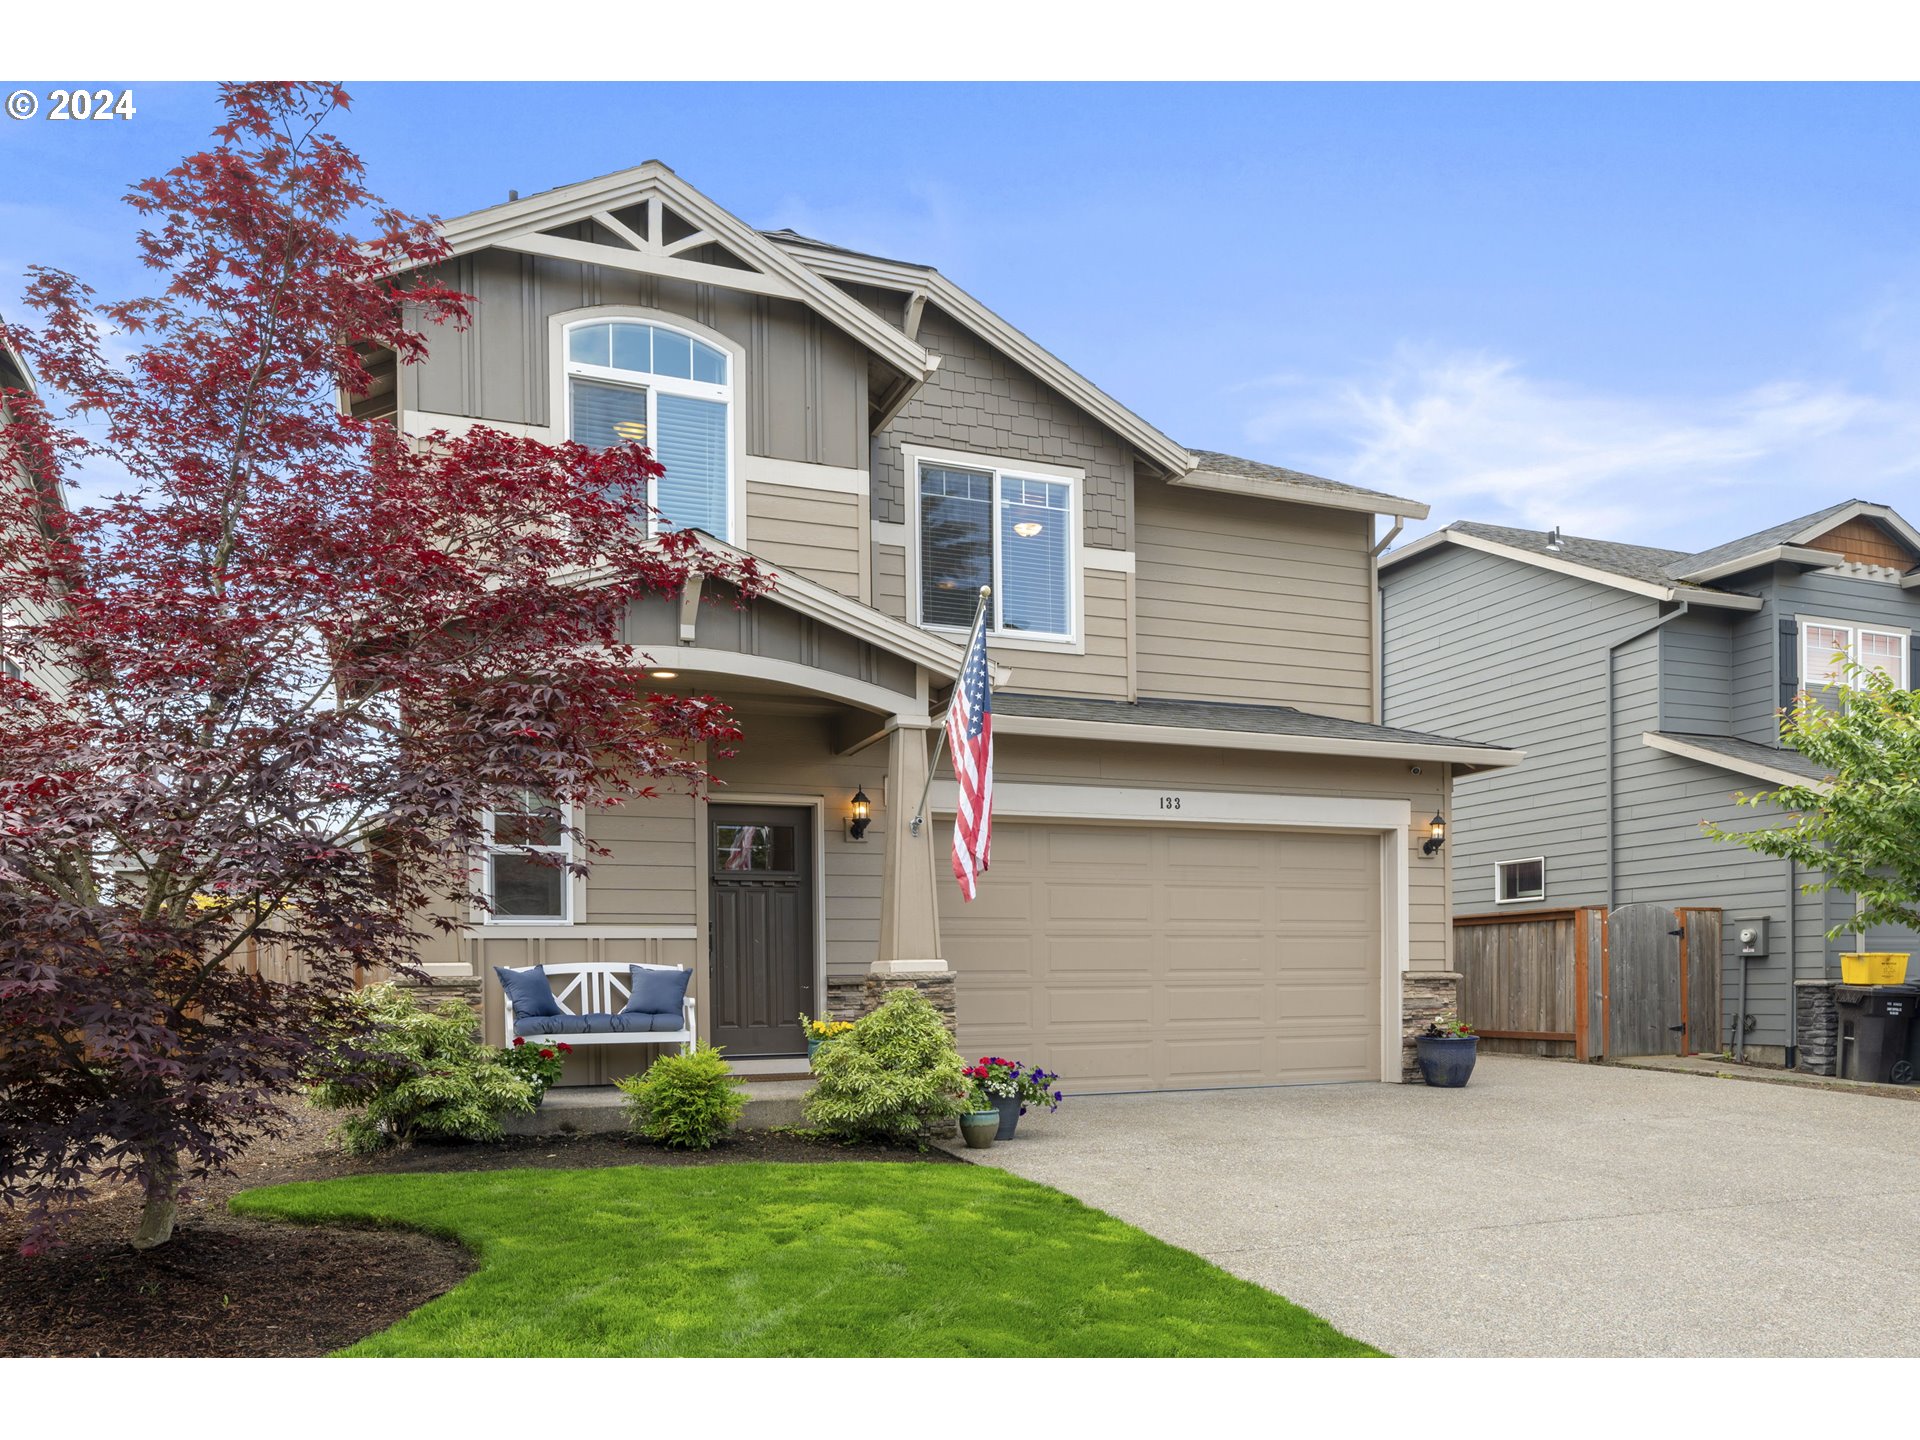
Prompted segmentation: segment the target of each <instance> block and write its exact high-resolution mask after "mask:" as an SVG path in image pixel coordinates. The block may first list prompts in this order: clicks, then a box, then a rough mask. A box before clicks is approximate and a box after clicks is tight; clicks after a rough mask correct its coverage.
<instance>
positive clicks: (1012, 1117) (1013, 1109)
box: [993, 1095, 1020, 1140]
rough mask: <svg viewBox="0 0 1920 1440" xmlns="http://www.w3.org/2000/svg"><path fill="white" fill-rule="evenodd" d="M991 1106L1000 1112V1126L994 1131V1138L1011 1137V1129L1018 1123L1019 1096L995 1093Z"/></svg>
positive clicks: (1004, 1138)
mask: <svg viewBox="0 0 1920 1440" xmlns="http://www.w3.org/2000/svg"><path fill="white" fill-rule="evenodd" d="M993 1108H994V1109H995V1110H997V1111H998V1112H999V1114H1000V1128H999V1129H998V1130H997V1131H995V1132H994V1137H993V1138H994V1139H996V1140H1011V1139H1013V1130H1014V1127H1015V1126H1016V1125H1018V1124H1019V1123H1020V1097H1019V1096H1018V1095H996V1096H994V1097H993Z"/></svg>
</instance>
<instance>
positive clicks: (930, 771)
mask: <svg viewBox="0 0 1920 1440" xmlns="http://www.w3.org/2000/svg"><path fill="white" fill-rule="evenodd" d="M992 594H993V587H992V586H991V585H982V586H981V587H980V601H979V603H978V604H977V605H975V606H974V608H973V625H972V628H970V629H969V630H968V631H967V648H966V649H965V650H963V651H962V652H961V662H960V663H961V664H962V665H965V664H966V658H965V657H966V656H968V655H971V654H972V653H973V642H974V640H975V638H976V637H977V636H978V635H979V634H980V627H981V626H982V625H984V624H986V623H987V600H988V598H989V597H990V596H991V595H992ZM965 679H966V676H965V675H961V676H960V677H958V678H957V679H955V680H954V682H953V694H952V695H949V696H947V715H951V714H952V713H953V701H954V696H955V695H958V694H959V693H960V686H961V684H962V682H963V681H964V680H965ZM988 683H989V684H991V683H992V681H991V680H989V681H988ZM947 715H942V716H941V717H940V743H939V744H937V745H935V746H934V747H933V762H932V763H931V764H930V765H928V766H927V783H926V784H925V785H924V786H923V787H922V788H921V791H920V808H919V809H917V810H915V811H914V812H913V819H912V820H911V821H909V822H908V824H907V833H908V834H909V835H915V836H917V835H918V834H919V833H920V826H921V824H922V822H924V821H925V820H926V818H927V796H929V795H931V794H932V793H933V777H934V776H935V775H936V774H938V773H939V771H940V756H941V755H942V754H944V753H945V751H946V748H947Z"/></svg>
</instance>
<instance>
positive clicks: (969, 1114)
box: [960, 1080, 1018, 1150]
mask: <svg viewBox="0 0 1920 1440" xmlns="http://www.w3.org/2000/svg"><path fill="white" fill-rule="evenodd" d="M961 1104H962V1105H963V1106H964V1107H965V1108H964V1109H962V1110H961V1112H960V1138H961V1139H963V1140H965V1141H966V1142H967V1148H968V1149H969V1150H984V1149H986V1148H987V1147H988V1146H989V1145H991V1144H993V1142H994V1139H995V1137H996V1136H997V1135H998V1134H999V1133H1000V1111H999V1110H998V1108H996V1107H995V1105H994V1103H993V1097H992V1096H991V1095H989V1094H987V1092H986V1088H985V1087H984V1086H983V1085H981V1083H980V1082H979V1081H978V1080H975V1081H973V1082H972V1083H971V1084H969V1085H968V1086H967V1089H966V1093H965V1095H964V1097H963V1098H962V1100H961ZM1015 1118H1016V1119H1017V1118H1018V1117H1017V1116H1016V1117H1015Z"/></svg>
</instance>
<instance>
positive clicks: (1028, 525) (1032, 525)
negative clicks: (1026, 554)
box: [1013, 520, 1047, 540]
mask: <svg viewBox="0 0 1920 1440" xmlns="http://www.w3.org/2000/svg"><path fill="white" fill-rule="evenodd" d="M1046 528H1047V527H1046V526H1044V525H1042V524H1041V523H1040V522H1039V521H1038V520H1022V521H1020V522H1018V523H1017V524H1016V525H1015V526H1014V527H1013V533H1014V534H1016V535H1018V536H1019V537H1020V538H1021V539H1022V540H1031V539H1032V538H1033V537H1034V536H1036V535H1038V534H1039V533H1040V532H1041V531H1042V530H1044V529H1046Z"/></svg>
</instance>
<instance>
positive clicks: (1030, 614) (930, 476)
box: [915, 460, 1076, 640]
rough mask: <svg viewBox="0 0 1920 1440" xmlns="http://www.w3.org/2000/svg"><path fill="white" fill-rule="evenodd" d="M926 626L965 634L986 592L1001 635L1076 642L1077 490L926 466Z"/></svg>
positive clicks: (992, 470)
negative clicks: (982, 590)
mask: <svg viewBox="0 0 1920 1440" xmlns="http://www.w3.org/2000/svg"><path fill="white" fill-rule="evenodd" d="M915 483H916V485H917V487H918V496H919V510H920V623H921V624H923V625H928V626H933V627H935V628H948V629H957V630H964V629H966V628H968V627H969V626H970V625H972V624H973V613H974V607H975V605H976V603H977V602H978V600H979V595H980V587H981V586H982V585H991V586H992V587H993V598H992V602H991V609H990V611H989V613H988V616H987V624H988V626H989V628H990V629H991V630H992V631H993V632H994V633H996V634H1002V635H1030V636H1035V637H1037V638H1040V639H1053V640H1069V639H1071V638H1072V637H1073V628H1074V615H1073V556H1074V544H1073V526H1074V523H1075V520H1074V517H1075V511H1076V506H1075V496H1074V483H1073V482H1072V481H1070V480H1064V479H1060V478H1058V477H1055V476H1049V475H1034V474H1026V473H1023V472H1022V470H1021V468H1020V467H1018V466H1010V467H1006V468H1002V467H1000V466H998V465H996V464H993V463H992V462H982V463H980V464H978V465H974V464H961V463H957V462H953V463H950V462H947V461H935V460H921V461H919V463H918V474H917V475H916V477H915Z"/></svg>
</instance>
